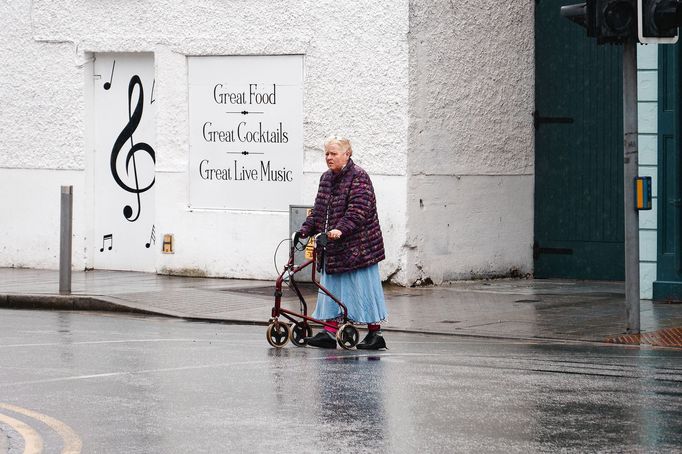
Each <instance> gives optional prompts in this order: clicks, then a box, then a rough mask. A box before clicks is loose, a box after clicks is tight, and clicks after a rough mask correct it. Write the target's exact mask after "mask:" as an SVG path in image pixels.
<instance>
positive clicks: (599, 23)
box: [561, 0, 637, 44]
mask: <svg viewBox="0 0 682 454" xmlns="http://www.w3.org/2000/svg"><path fill="white" fill-rule="evenodd" d="M635 1H636V0H587V1H586V2H585V3H577V4H574V5H567V6H562V7H561V15H562V16H564V17H566V18H567V19H569V20H571V21H573V22H575V23H577V24H580V25H582V26H583V27H585V28H586V29H587V36H589V37H591V38H597V44H607V43H610V44H622V43H624V42H625V41H626V40H627V39H628V38H630V37H634V36H636V31H637V21H636V19H637V8H636V3H635Z"/></svg>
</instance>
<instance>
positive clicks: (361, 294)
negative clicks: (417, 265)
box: [312, 264, 388, 324]
mask: <svg viewBox="0 0 682 454" xmlns="http://www.w3.org/2000/svg"><path fill="white" fill-rule="evenodd" d="M323 268H324V267H323ZM320 274H321V276H320V284H322V286H323V287H324V288H326V289H327V290H329V292H330V293H331V294H332V295H334V296H335V297H336V298H337V299H338V300H339V301H341V302H342V303H343V304H345V305H346V307H347V308H348V319H349V320H350V321H351V322H353V323H360V324H364V323H380V322H382V321H384V320H386V317H387V316H388V312H387V311H386V302H385V301H384V289H383V288H382V287H381V276H380V275H379V265H378V264H374V265H370V266H367V267H365V268H360V269H357V270H353V271H347V272H345V273H335V274H327V273H325V272H324V269H323V271H322V273H320ZM312 317H313V318H317V319H319V320H339V321H340V320H341V319H342V318H343V310H342V309H341V306H339V305H338V304H336V303H335V302H334V300H333V299H331V298H330V297H329V296H327V294H325V293H324V292H322V291H321V290H320V291H318V293H317V305H316V306H315V311H314V312H313V314H312Z"/></svg>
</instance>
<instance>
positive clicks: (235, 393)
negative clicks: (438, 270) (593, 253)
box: [0, 310, 682, 454]
mask: <svg viewBox="0 0 682 454" xmlns="http://www.w3.org/2000/svg"><path fill="white" fill-rule="evenodd" d="M386 339H387V342H388V343H389V347H390V350H388V351H385V352H379V353H370V354H367V353H361V352H358V351H344V350H340V349H339V350H336V351H326V350H317V349H313V348H297V347H294V346H292V345H291V343H289V344H288V345H287V346H286V347H285V348H284V349H281V350H275V349H273V348H272V347H270V345H269V344H268V343H267V341H266V340H265V328H264V327H261V326H230V325H221V324H205V323H190V322H184V321H180V320H174V319H162V318H154V317H133V316H128V315H113V314H95V313H69V312H42V311H15V310H2V311H0V452H10V453H12V454H14V453H21V452H24V448H27V447H34V446H35V445H36V443H40V444H42V446H43V447H44V451H43V452H46V453H59V452H62V449H63V448H64V447H65V446H66V447H67V448H68V449H69V450H71V452H78V451H79V450H80V451H81V452H84V453H98V452H101V453H105V452H106V453H110V452H122V453H203V452H215V453H224V452H264V453H271V452H275V451H279V452H340V451H343V452H386V453H401V452H405V453H408V452H557V451H562V450H563V451H575V452H592V451H600V452H680V450H682V351H679V350H678V351H673V350H654V349H642V350H640V349H639V348H628V347H619V346H598V345H584V344H582V345H578V344H557V343H545V342H542V343H541V342H527V341H518V340H514V341H500V340H491V339H472V338H461V337H448V336H427V335H409V334H398V333H387V334H386ZM22 423H23V425H22ZM38 452H39V451H38Z"/></svg>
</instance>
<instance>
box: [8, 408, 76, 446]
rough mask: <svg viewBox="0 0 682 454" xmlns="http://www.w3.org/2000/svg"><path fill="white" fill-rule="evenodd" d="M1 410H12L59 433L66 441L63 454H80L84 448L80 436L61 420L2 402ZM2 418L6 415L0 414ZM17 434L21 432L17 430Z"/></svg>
mask: <svg viewBox="0 0 682 454" xmlns="http://www.w3.org/2000/svg"><path fill="white" fill-rule="evenodd" d="M0 408H4V409H7V410H11V411H13V412H15V413H20V414H22V415H26V416H28V417H30V418H33V419H37V420H38V421H40V422H42V423H44V424H46V425H48V426H50V428H52V429H53V430H54V431H55V432H57V433H58V434H59V436H60V437H62V440H64V448H63V449H62V454H80V452H81V449H82V448H83V442H82V441H81V439H80V438H79V437H78V435H76V432H74V431H73V429H72V428H71V427H69V426H67V425H66V424H64V423H63V422H61V421H60V420H58V419H55V418H53V417H51V416H47V415H44V414H42V413H38V412H36V411H33V410H29V409H27V408H22V407H17V406H16V405H12V404H4V403H1V402H0ZM2 416H4V415H2V414H0V417H2ZM29 429H30V427H29ZM31 430H33V429H31ZM17 432H19V431H18V430H17ZM36 435H37V434H36ZM22 436H23V435H22ZM38 438H40V436H38ZM24 439H25V440H26V437H24ZM26 444H27V445H28V440H27V441H26ZM25 452H26V451H25ZM37 452H42V440H41V447H40V451H37Z"/></svg>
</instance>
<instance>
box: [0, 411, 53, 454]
mask: <svg viewBox="0 0 682 454" xmlns="http://www.w3.org/2000/svg"><path fill="white" fill-rule="evenodd" d="M0 422H3V423H5V424H7V425H8V426H10V427H11V428H12V429H14V430H16V431H17V433H19V435H21V438H23V439H24V454H41V453H42V452H43V439H42V438H41V437H40V435H39V434H38V432H36V431H35V430H34V429H33V427H31V426H29V425H28V424H26V423H25V422H23V421H19V420H18V419H14V418H12V417H10V416H7V415H3V414H2V413H0Z"/></svg>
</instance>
